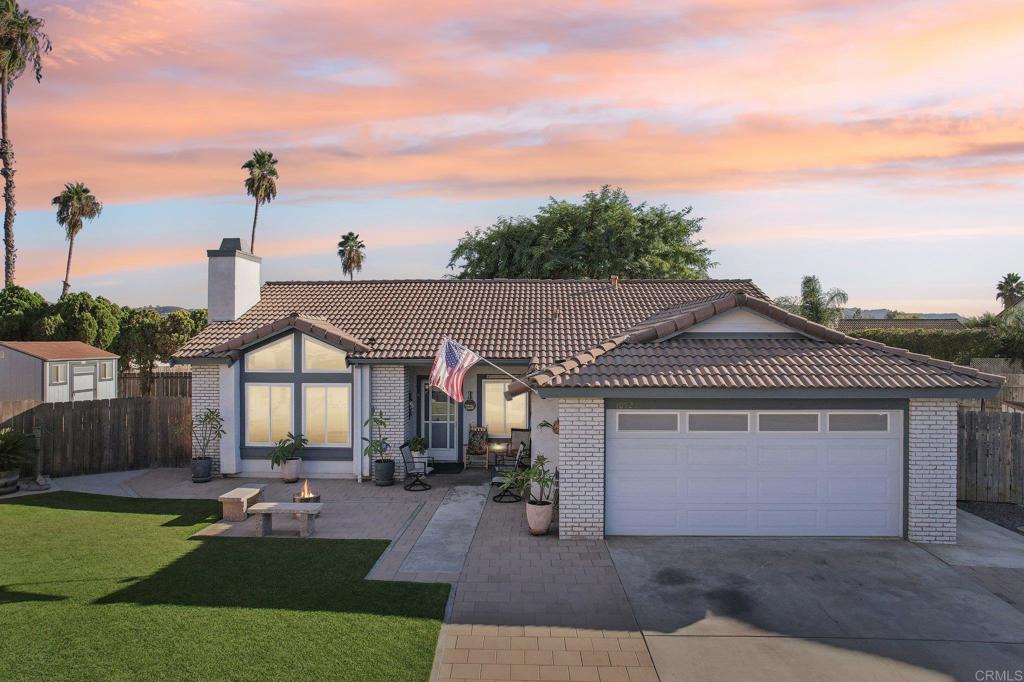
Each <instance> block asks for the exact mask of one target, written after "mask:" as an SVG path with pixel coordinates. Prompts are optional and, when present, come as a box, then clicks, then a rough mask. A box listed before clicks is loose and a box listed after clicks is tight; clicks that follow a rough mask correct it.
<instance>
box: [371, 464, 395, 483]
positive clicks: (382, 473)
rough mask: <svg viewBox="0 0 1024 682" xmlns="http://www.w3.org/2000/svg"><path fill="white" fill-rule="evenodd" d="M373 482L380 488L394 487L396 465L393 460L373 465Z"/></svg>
mask: <svg viewBox="0 0 1024 682" xmlns="http://www.w3.org/2000/svg"><path fill="white" fill-rule="evenodd" d="M373 482H374V483H376V484H377V485H379V486H385V485H394V483H395V463H394V462H393V461H392V460H390V459H389V460H385V461H377V462H374V463H373Z"/></svg>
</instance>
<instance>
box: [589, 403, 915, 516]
mask: <svg viewBox="0 0 1024 682" xmlns="http://www.w3.org/2000/svg"><path fill="white" fill-rule="evenodd" d="M902 426H903V420H902V413H901V412H899V411H889V412H886V411H876V412H866V411H849V410H825V411H800V412H782V411H749V412H737V411H720V412H709V411H686V410H650V411H641V410H609V411H608V423H607V428H606V430H605V432H606V434H607V435H606V438H607V448H606V463H605V466H606V471H605V474H606V477H605V486H606V493H605V515H606V518H605V525H606V532H607V533H608V534H611V535H821V536H830V535H832V536H835V535H847V536H883V535H890V536H891V535H896V536H898V535H901V533H902V506H903V503H902V499H903V463H902V462H903V457H902V452H903V447H902V443H903V436H902Z"/></svg>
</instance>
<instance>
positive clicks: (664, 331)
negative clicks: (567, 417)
mask: <svg viewBox="0 0 1024 682" xmlns="http://www.w3.org/2000/svg"><path fill="white" fill-rule="evenodd" d="M737 306H742V307H745V308H749V309H751V310H753V311H755V312H757V313H760V314H762V315H765V316H766V317H769V318H771V319H773V320H776V321H777V322H780V323H782V324H784V325H786V326H789V327H791V328H792V329H793V330H794V332H796V333H798V334H799V336H798V335H797V334H794V336H793V337H792V338H790V337H788V336H784V337H777V336H773V335H767V334H765V335H756V334H752V335H751V336H750V337H745V338H726V337H721V336H709V337H703V336H700V337H698V336H692V337H691V336H685V335H678V334H680V332H683V331H685V330H686V329H688V328H690V327H692V326H693V325H695V324H697V323H699V322H702V321H704V320H706V319H708V318H710V317H712V316H714V315H717V314H719V313H722V312H725V311H726V310H729V309H731V308H735V307H737ZM529 381H530V383H532V384H533V385H534V386H537V387H539V388H624V387H667V388H726V389H729V388H750V389H761V388H764V389H780V388H782V389H793V388H835V389H938V388H995V387H998V386H999V385H1001V383H1002V382H1003V377H1000V376H996V375H992V374H984V373H982V372H979V371H978V370H976V369H972V368H970V367H962V366H959V365H954V364H953V363H951V362H946V361H944V360H936V359H934V358H930V357H928V356H925V355H919V354H916V353H911V352H909V351H906V350H902V349H898V348H892V347H890V346H886V345H883V344H881V343H878V342H876V341H869V340H866V339H856V338H853V337H850V336H847V335H845V334H843V333H842V332H840V331H837V330H835V329H829V328H828V327H823V326H821V325H819V324H815V323H814V322H811V321H809V320H806V319H804V318H802V317H799V316H797V315H793V314H791V313H789V312H787V311H785V310H783V309H782V308H779V307H777V306H775V305H772V304H771V303H768V302H767V301H765V300H761V299H759V298H754V297H752V296H749V295H747V294H745V293H742V292H737V293H728V294H723V295H721V296H718V297H714V298H712V299H709V300H705V301H702V302H699V303H697V304H695V305H689V306H681V307H677V308H676V309H674V310H672V311H662V312H660V313H658V314H655V315H653V316H651V317H650V318H649V319H648V320H645V321H644V322H642V323H640V324H638V325H635V326H634V327H632V328H631V329H629V330H626V331H625V332H623V333H621V334H618V335H616V336H613V337H611V338H609V339H608V340H606V341H604V342H602V343H599V344H595V345H594V346H593V347H591V348H590V349H588V350H586V351H583V352H580V353H577V354H575V355H573V356H571V357H568V358H566V359H565V360H563V361H561V362H558V363H555V364H552V365H550V366H548V367H546V368H544V369H542V370H540V371H538V372H535V373H533V374H531V375H530V377H529ZM525 390H526V389H525V388H524V387H521V385H519V384H513V385H512V386H511V387H510V392H511V393H513V394H514V393H520V392H523V391H525Z"/></svg>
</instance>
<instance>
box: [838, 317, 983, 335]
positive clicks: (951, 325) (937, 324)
mask: <svg viewBox="0 0 1024 682" xmlns="http://www.w3.org/2000/svg"><path fill="white" fill-rule="evenodd" d="M966 328H967V327H965V326H964V323H963V322H961V321H960V320H957V319H955V318H941V319H918V320H866V319H863V318H861V319H855V320H839V322H838V323H836V329H838V330H839V331H841V332H854V331H858V330H860V329H947V330H956V329H966Z"/></svg>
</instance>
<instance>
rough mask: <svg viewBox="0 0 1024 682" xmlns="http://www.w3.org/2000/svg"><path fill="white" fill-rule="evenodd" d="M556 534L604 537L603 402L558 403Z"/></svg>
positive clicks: (573, 536) (591, 399) (588, 400)
mask: <svg viewBox="0 0 1024 682" xmlns="http://www.w3.org/2000/svg"><path fill="white" fill-rule="evenodd" d="M558 419H559V422H560V433H559V438H558V475H559V481H558V499H559V509H558V534H559V537H562V538H600V537H603V536H604V400H602V399H600V398H562V399H561V400H560V401H559V403H558Z"/></svg>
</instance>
